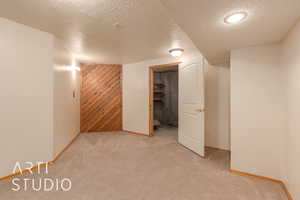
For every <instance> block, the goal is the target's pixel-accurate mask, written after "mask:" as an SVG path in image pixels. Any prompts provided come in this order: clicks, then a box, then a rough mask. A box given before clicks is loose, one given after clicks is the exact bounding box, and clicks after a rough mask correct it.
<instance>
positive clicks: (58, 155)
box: [52, 132, 81, 163]
mask: <svg viewBox="0 0 300 200" xmlns="http://www.w3.org/2000/svg"><path fill="white" fill-rule="evenodd" d="M80 134H81V133H80V132H79V133H77V135H75V137H74V138H73V139H72V140H71V142H70V143H69V144H68V145H67V146H66V147H65V148H64V149H63V150H62V151H61V152H60V153H59V154H57V155H56V157H55V158H54V159H53V160H52V162H53V163H55V162H56V161H57V160H58V159H59V158H60V157H61V155H62V154H63V153H65V151H66V150H67V149H68V148H69V147H70V146H71V145H72V144H73V143H74V141H75V140H76V139H77V138H78V136H79V135H80Z"/></svg>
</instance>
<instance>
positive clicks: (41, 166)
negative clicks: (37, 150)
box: [0, 133, 80, 181]
mask: <svg viewBox="0 0 300 200" xmlns="http://www.w3.org/2000/svg"><path fill="white" fill-rule="evenodd" d="M79 135H80V133H78V134H77V135H76V136H75V137H74V138H73V139H72V140H71V142H70V143H69V144H68V145H67V146H66V147H65V148H64V149H63V150H62V151H61V152H60V153H59V154H58V155H57V156H56V157H55V158H54V159H53V160H52V161H49V162H47V163H43V164H41V165H39V166H34V167H32V168H31V169H26V170H22V171H20V172H17V173H15V174H10V175H8V176H5V177H2V178H0V181H4V180H7V179H10V178H14V177H16V176H19V175H22V174H26V173H29V172H30V171H35V170H37V169H38V168H44V167H46V166H47V165H48V166H50V165H54V163H55V162H56V161H57V160H58V159H59V157H60V156H61V155H62V154H63V153H64V152H65V151H66V150H67V149H68V148H69V147H70V146H71V145H72V144H73V143H74V141H75V140H76V139H77V137H78V136H79Z"/></svg>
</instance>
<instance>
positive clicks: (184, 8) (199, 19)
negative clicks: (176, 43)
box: [161, 0, 300, 63]
mask: <svg viewBox="0 0 300 200" xmlns="http://www.w3.org/2000/svg"><path fill="white" fill-rule="evenodd" d="M161 2H162V3H163V5H164V6H165V7H166V8H167V10H168V11H169V14H170V15H171V16H172V17H173V18H174V19H175V21H176V23H177V24H178V25H180V27H181V28H182V29H183V30H184V31H185V32H186V33H187V34H188V36H189V37H190V38H191V39H192V41H193V42H194V44H195V45H196V46H197V47H198V49H199V50H200V51H201V52H202V53H203V54H204V56H205V57H206V58H207V59H208V60H209V61H210V62H212V63H224V62H226V61H228V58H229V54H230V50H231V49H236V48H241V47H245V46H252V45H258V44H266V43H273V42H279V41H280V40H282V39H283V38H284V37H285V35H286V34H287V32H288V31H289V30H290V29H291V28H292V26H293V25H294V24H295V23H296V22H297V20H299V17H300V0H161ZM236 11H246V12H248V15H249V16H248V18H247V20H246V21H244V22H243V23H240V24H237V25H228V24H225V23H224V16H226V15H228V14H231V13H233V12H236Z"/></svg>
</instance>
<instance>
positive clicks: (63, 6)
mask: <svg viewBox="0 0 300 200" xmlns="http://www.w3.org/2000/svg"><path fill="white" fill-rule="evenodd" d="M0 17H3V18H8V19H11V20H14V21H16V22H19V23H22V24H25V25H29V26H31V27H34V28H38V29H40V30H43V31H47V32H50V33H53V34H54V35H56V36H57V37H59V38H61V41H62V43H63V44H62V45H63V46H64V47H65V49H67V50H68V51H70V52H72V53H73V54H74V55H75V57H77V58H78V59H79V60H80V61H85V62H98V63H122V64H125V63H131V62H137V61H142V60H145V59H152V58H160V57H166V56H169V54H168V51H169V49H170V48H176V47H183V48H184V49H185V50H186V52H189V51H194V50H195V49H196V48H195V46H194V44H193V42H192V41H191V40H190V39H189V37H188V36H187V35H186V34H185V33H184V32H183V31H182V30H181V29H180V27H179V26H178V25H177V24H176V23H175V22H174V21H173V19H171V18H170V17H169V16H168V15H167V14H166V12H165V10H164V7H163V6H162V4H161V3H160V1H159V0H3V1H1V3H0ZM116 23H119V27H118V28H116V27H115V24H116Z"/></svg>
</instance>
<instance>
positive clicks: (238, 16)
mask: <svg viewBox="0 0 300 200" xmlns="http://www.w3.org/2000/svg"><path fill="white" fill-rule="evenodd" d="M246 18H247V13H246V12H236V13H233V14H231V15H228V16H227V17H225V19H224V22H225V23H226V24H237V23H239V22H241V21H243V20H245V19H246Z"/></svg>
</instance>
